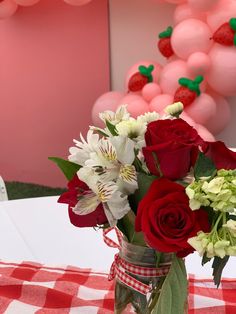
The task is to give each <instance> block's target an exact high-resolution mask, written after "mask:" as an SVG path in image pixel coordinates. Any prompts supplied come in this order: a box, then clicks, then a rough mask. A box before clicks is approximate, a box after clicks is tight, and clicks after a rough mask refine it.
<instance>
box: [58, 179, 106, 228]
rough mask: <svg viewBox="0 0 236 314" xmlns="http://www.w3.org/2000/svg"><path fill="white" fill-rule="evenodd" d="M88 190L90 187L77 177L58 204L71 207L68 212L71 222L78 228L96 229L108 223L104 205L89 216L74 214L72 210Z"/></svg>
mask: <svg viewBox="0 0 236 314" xmlns="http://www.w3.org/2000/svg"><path fill="white" fill-rule="evenodd" d="M88 190H89V187H88V186H87V185H86V184H85V183H84V182H82V181H81V180H79V178H78V176H77V175H75V176H74V178H73V179H72V180H71V181H70V182H69V183H68V191H67V192H65V193H63V194H62V195H61V196H60V197H59V199H58V203H65V204H68V205H69V206H68V211H69V217H70V221H71V223H72V224H73V225H74V226H76V227H95V226H97V225H102V224H104V223H106V222H107V217H106V215H105V213H104V210H103V206H102V204H100V205H99V206H98V207H97V208H96V210H95V211H94V212H92V213H90V214H88V215H77V214H75V213H74V212H73V210H72V208H73V207H75V205H76V204H77V203H78V198H79V196H82V195H83V193H84V192H85V191H88Z"/></svg>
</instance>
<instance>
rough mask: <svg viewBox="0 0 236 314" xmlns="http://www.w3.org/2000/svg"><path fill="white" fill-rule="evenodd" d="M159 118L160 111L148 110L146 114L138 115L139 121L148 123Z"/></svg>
mask: <svg viewBox="0 0 236 314" xmlns="http://www.w3.org/2000/svg"><path fill="white" fill-rule="evenodd" d="M159 118H160V115H159V113H157V112H155V111H153V112H146V113H145V114H143V115H141V116H138V117H137V121H140V122H142V123H145V124H148V123H150V122H153V121H156V120H159Z"/></svg>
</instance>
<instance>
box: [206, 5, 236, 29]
mask: <svg viewBox="0 0 236 314" xmlns="http://www.w3.org/2000/svg"><path fill="white" fill-rule="evenodd" d="M235 16H236V1H235V0H220V1H219V3H218V5H217V6H216V7H215V8H214V9H213V10H211V11H210V12H208V14H207V23H208V25H209V26H210V27H211V29H212V30H213V31H216V30H217V29H218V27H220V26H221V25H222V24H224V23H225V22H228V21H229V20H230V19H231V18H232V17H235Z"/></svg>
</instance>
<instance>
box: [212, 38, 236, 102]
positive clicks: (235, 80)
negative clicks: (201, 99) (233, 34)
mask: <svg viewBox="0 0 236 314" xmlns="http://www.w3.org/2000/svg"><path fill="white" fill-rule="evenodd" d="M209 57H210V58H211V63H212V65H211V68H210V70H209V73H208V84H209V85H210V87H211V88H212V89H213V90H214V91H215V92H217V93H218V94H221V95H223V96H234V95H236V48H235V46H232V47H227V46H223V45H219V44H214V46H213V48H212V49H211V51H210V53H209Z"/></svg>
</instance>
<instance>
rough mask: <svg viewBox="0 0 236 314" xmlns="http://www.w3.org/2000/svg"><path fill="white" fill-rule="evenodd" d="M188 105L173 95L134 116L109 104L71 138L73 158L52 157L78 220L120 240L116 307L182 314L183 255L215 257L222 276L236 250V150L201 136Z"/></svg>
mask: <svg viewBox="0 0 236 314" xmlns="http://www.w3.org/2000/svg"><path fill="white" fill-rule="evenodd" d="M182 110H183V105H182V104H181V103H175V104H173V105H171V106H168V107H167V108H166V110H165V112H166V114H165V115H164V116H162V117H160V116H159V114H158V113H156V112H151V113H146V114H144V115H141V116H139V117H137V118H136V119H134V118H132V117H130V115H129V113H128V111H127V110H126V107H125V106H121V107H119V108H118V109H117V111H116V112H111V111H106V112H103V113H101V114H100V118H101V120H102V121H103V122H104V128H99V127H94V126H92V127H90V129H89V131H88V134H87V139H86V140H85V139H84V138H83V137H82V135H81V136H80V137H81V139H80V140H74V144H75V146H74V147H71V148H70V149H69V152H70V155H69V157H68V161H67V160H63V159H60V158H56V157H50V159H51V160H53V161H54V162H56V163H57V164H58V166H59V167H60V168H61V170H62V171H63V172H64V174H65V175H66V177H67V179H68V180H69V183H68V191H67V192H65V193H63V194H62V195H61V196H60V198H59V202H61V203H66V204H68V205H69V217H70V220H71V222H72V224H74V225H75V226H77V227H98V228H102V229H103V232H104V241H105V242H106V243H107V244H108V245H109V246H113V247H117V248H119V253H118V254H117V255H116V256H115V260H114V263H113V265H112V267H111V271H110V275H109V279H116V288H115V313H131V311H135V312H136V313H157V314H163V313H175V314H183V313H185V312H186V311H187V290H188V289H187V288H188V283H187V274H186V270H185V263H184V258H185V257H186V256H187V255H188V254H190V253H192V252H194V250H196V251H198V252H199V254H200V255H201V256H202V265H204V264H205V263H207V262H209V261H210V260H211V259H213V264H212V267H213V278H214V282H215V284H216V285H219V284H220V280H221V274H222V270H223V268H224V266H225V265H226V263H227V261H228V259H229V256H233V255H234V256H235V255H236V216H235V207H236V169H235V168H236V153H235V152H232V151H231V150H229V149H228V148H227V147H226V146H225V144H224V143H223V142H220V141H218V142H206V141H204V140H203V139H202V138H201V137H200V136H199V135H198V133H197V131H196V130H195V129H194V128H192V127H191V126H190V125H189V124H188V123H187V122H185V121H184V120H182V119H181V118H180V117H181V113H182ZM112 228H114V230H115V231H116V233H117V237H118V240H119V243H118V244H117V243H115V242H114V241H113V240H111V239H110V238H109V236H108V233H109V232H110V230H111V229H112ZM199 266H200V265H199ZM131 308H132V310H131Z"/></svg>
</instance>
